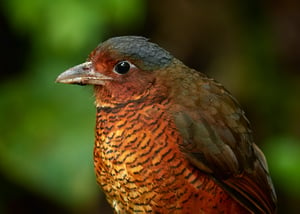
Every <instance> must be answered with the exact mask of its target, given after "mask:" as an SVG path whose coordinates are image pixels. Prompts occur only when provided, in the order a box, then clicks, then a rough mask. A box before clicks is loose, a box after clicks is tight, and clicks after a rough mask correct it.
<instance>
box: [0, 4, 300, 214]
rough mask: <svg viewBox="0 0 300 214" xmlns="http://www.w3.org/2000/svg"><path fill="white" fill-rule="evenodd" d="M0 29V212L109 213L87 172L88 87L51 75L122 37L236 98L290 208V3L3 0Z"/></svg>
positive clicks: (296, 103)
mask: <svg viewBox="0 0 300 214" xmlns="http://www.w3.org/2000/svg"><path fill="white" fill-rule="evenodd" d="M0 24H1V34H0V36H1V69H0V70H1V78H0V82H1V84H0V95H1V99H0V121H1V125H0V213H104V214H105V213H112V211H111V209H110V207H109V206H108V205H107V204H106V202H105V199H104V197H103V195H102V193H101V191H100V189H99V188H98V186H97V184H96V182H95V176H94V171H93V158H92V151H93V138H94V133H93V129H94V122H95V116H94V114H95V109H94V105H93V95H92V88H91V87H79V86H70V85H63V84H55V83H54V81H55V78H56V77H57V75H58V74H59V73H61V72H62V71H64V70H65V69H67V68H69V67H71V66H73V65H76V64H79V63H81V62H84V61H85V59H86V57H87V56H88V54H89V52H90V51H91V50H92V49H93V48H94V47H96V45H98V43H99V42H101V41H103V40H105V39H107V38H109V37H112V36H117V35H128V34H130V35H133V34H134V35H143V36H146V37H149V38H151V40H152V41H154V42H157V43H159V44H160V45H161V46H163V47H164V48H166V49H167V50H169V51H170V52H171V53H172V54H173V55H174V56H176V57H177V58H179V59H181V60H182V61H184V62H185V63H186V64H187V65H189V66H190V67H194V68H196V69H198V70H201V71H203V72H204V73H207V74H208V75H209V76H211V77H214V78H215V79H217V80H218V81H219V82H221V83H222V84H223V85H225V87H226V88H227V89H229V90H230V91H231V92H232V93H233V94H234V96H236V97H237V98H238V100H239V101H240V103H241V104H242V106H243V107H244V109H245V111H246V113H247V115H248V118H249V119H250V121H251V122H252V126H253V130H254V136H255V139H256V142H257V144H258V145H259V146H260V147H261V148H262V149H263V151H264V152H265V154H266V156H267V159H268V162H269V167H270V171H271V174H272V178H273V181H274V184H275V187H276V191H277V194H278V199H279V213H299V210H300V124H299V121H300V2H299V1H297V0H295V1H292V0H287V1H283V0H282V1H279V0H277V1H266V0H264V1H259V0H245V1H237V0H231V1H205V0H204V1H196V0H165V1H159V0H148V1H147V0H107V1H105V0H85V1H80V0H77V1H76V0H73V1H72V0H60V1H58V0H26V1H21V0H7V1H4V0H3V1H1V8H0Z"/></svg>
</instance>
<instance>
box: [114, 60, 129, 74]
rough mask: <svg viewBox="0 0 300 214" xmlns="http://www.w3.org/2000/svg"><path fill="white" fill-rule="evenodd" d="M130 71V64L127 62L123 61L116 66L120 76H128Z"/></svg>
mask: <svg viewBox="0 0 300 214" xmlns="http://www.w3.org/2000/svg"><path fill="white" fill-rule="evenodd" d="M129 70H130V64H129V62H127V61H122V62H119V63H118V64H116V66H115V72H117V73H118V74H126V73H127V72H128V71H129Z"/></svg>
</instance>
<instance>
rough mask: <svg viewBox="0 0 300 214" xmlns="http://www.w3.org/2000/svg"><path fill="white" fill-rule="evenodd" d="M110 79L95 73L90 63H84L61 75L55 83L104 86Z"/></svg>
mask: <svg viewBox="0 0 300 214" xmlns="http://www.w3.org/2000/svg"><path fill="white" fill-rule="evenodd" d="M110 79H112V78H111V77H108V76H105V75H103V74H101V73H99V72H96V71H95V70H94V68H93V65H92V62H85V63H82V64H80V65H76V66H74V67H73V68H70V69H68V70H66V71H65V72H63V73H61V74H60V75H59V76H58V77H57V79H56V81H55V82H59V83H66V84H78V85H87V84H89V85H104V83H105V80H110Z"/></svg>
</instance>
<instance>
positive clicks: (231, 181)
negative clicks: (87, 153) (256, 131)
mask: <svg viewBox="0 0 300 214" xmlns="http://www.w3.org/2000/svg"><path fill="white" fill-rule="evenodd" d="M56 82H59V83H65V84H77V85H93V87H94V96H95V105H96V127H95V144H94V169H95V174H96V179H97V183H98V184H99V186H100V187H101V189H102V190H103V192H104V193H105V195H106V199H107V201H108V202H109V204H110V205H111V207H112V208H113V210H114V212H115V213H193V214H194V213H212V214H213V213H255V214H260V213H268V214H270V213H276V207H277V205H276V204H277V196H276V193H275V190H274V186H273V183H272V180H271V177H270V173H269V170H268V166H267V161H266V158H265V156H264V154H263V152H262V151H261V150H260V148H259V147H258V146H257V145H256V144H255V142H254V139H253V134H252V129H251V127H250V123H249V121H248V119H247V118H246V116H245V113H244V111H243V110H242V108H241V106H240V104H239V103H238V101H237V100H236V99H235V98H234V97H233V95H231V93H230V92H229V91H228V90H226V89H225V88H224V86H222V85H221V84H220V83H218V82H217V81H215V80H214V79H212V78H210V77H208V76H207V75H205V74H204V73H202V72H199V71H197V70H195V69H192V68H189V67H188V66H186V65H185V64H184V63H183V62H181V61H180V60H179V59H177V58H175V57H174V56H172V55H171V53H169V52H168V51H167V50H165V49H163V48H162V47H160V46H159V45H157V44H156V43H153V42H150V41H149V39H148V38H145V37H142V36H118V37H112V38H110V39H108V40H106V41H104V42H102V43H100V44H99V45H98V46H97V47H96V48H95V49H94V50H93V51H92V52H91V54H90V55H89V57H88V59H87V60H86V62H84V63H82V64H79V65H77V66H75V67H72V68H70V69H68V70H66V71H64V72H63V73H61V74H60V75H59V76H58V77H57V79H56Z"/></svg>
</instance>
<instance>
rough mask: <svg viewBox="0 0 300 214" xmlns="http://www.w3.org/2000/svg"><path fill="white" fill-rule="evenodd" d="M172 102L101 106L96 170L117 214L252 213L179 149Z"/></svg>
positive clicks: (97, 128) (96, 147)
mask: <svg viewBox="0 0 300 214" xmlns="http://www.w3.org/2000/svg"><path fill="white" fill-rule="evenodd" d="M168 105H169V103H168V101H164V103H161V104H151V103H150V104H146V103H145V102H138V101H132V102H128V103H127V104H124V105H119V106H116V107H113V108H110V107H109V108H108V107H102V108H101V107H98V108H97V119H96V141H95V148H94V166H95V171H96V176H97V182H98V183H99V184H100V186H101V187H102V189H103V191H104V192H105V194H106V197H107V199H108V201H109V203H110V204H111V206H112V207H113V208H114V210H115V212H116V213H147V212H148V213H248V211H246V210H245V209H244V208H243V207H242V206H241V205H239V204H238V203H237V202H236V201H235V200H234V199H233V198H231V196H229V195H228V194H227V193H226V192H225V191H224V190H223V189H222V188H221V187H220V186H218V184H216V182H215V181H214V179H212V178H211V177H210V176H209V175H206V174H204V173H202V172H201V171H200V170H198V169H197V168H196V167H194V166H193V165H192V164H191V163H190V162H189V161H188V160H187V159H186V157H185V156H184V154H183V153H182V152H181V151H180V147H179V145H180V144H181V142H182V137H181V136H180V134H179V132H178V130H177V129H176V127H175V124H174V122H173V121H172V118H171V117H170V115H168V108H169V107H168Z"/></svg>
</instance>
